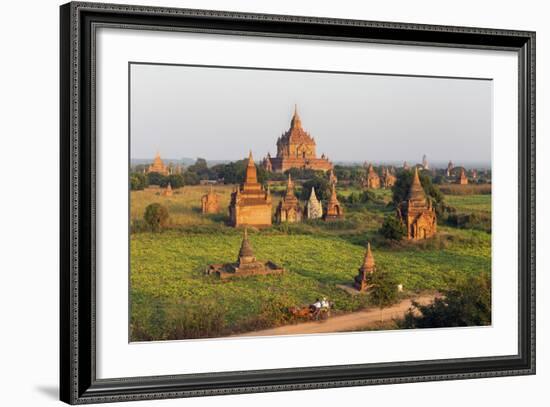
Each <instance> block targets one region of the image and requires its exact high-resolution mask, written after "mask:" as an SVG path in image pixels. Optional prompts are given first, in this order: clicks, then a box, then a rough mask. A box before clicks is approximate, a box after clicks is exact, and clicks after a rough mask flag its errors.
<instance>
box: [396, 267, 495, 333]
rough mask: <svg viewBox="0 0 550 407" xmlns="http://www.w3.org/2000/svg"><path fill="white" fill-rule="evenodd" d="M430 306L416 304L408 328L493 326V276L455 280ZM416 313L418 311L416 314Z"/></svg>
mask: <svg viewBox="0 0 550 407" xmlns="http://www.w3.org/2000/svg"><path fill="white" fill-rule="evenodd" d="M451 285H452V287H450V288H448V289H446V290H444V291H443V297H441V298H436V299H435V300H434V302H433V303H431V304H429V305H420V304H418V303H416V302H413V309H411V310H409V312H408V313H407V314H406V316H405V319H404V320H403V321H402V325H403V327H404V328H440V327H457V326H482V325H490V324H491V278H490V275H489V273H480V274H478V275H474V276H472V275H469V276H467V277H464V278H461V279H453V281H452V284H451ZM415 311H416V312H415Z"/></svg>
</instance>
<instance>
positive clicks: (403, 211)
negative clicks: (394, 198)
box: [397, 168, 437, 240]
mask: <svg viewBox="0 0 550 407" xmlns="http://www.w3.org/2000/svg"><path fill="white" fill-rule="evenodd" d="M397 215H398V217H399V219H400V220H401V222H403V224H404V225H405V228H406V230H407V239H412V240H419V239H426V238H429V237H432V236H433V235H435V233H436V232H437V217H436V214H435V210H434V208H432V203H431V201H430V200H429V199H427V198H426V194H425V192H424V188H422V184H421V183H420V178H419V177H418V168H415V170H414V176H413V182H412V184H411V188H410V190H409V194H408V196H407V199H406V200H405V201H403V202H401V203H400V204H399V205H398V206H397Z"/></svg>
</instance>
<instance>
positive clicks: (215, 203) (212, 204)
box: [201, 185, 220, 214]
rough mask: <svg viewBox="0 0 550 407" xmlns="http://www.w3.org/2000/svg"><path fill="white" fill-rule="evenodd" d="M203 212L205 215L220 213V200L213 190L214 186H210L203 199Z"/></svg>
mask: <svg viewBox="0 0 550 407" xmlns="http://www.w3.org/2000/svg"><path fill="white" fill-rule="evenodd" d="M201 211H202V213H203V214H208V213H218V212H219V211H220V198H219V196H218V194H216V193H215V192H214V190H213V189H212V185H210V190H209V191H208V193H207V194H205V195H203V196H202V198H201Z"/></svg>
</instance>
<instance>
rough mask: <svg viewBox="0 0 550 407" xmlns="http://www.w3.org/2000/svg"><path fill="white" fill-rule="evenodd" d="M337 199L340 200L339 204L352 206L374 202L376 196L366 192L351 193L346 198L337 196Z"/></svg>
mask: <svg viewBox="0 0 550 407" xmlns="http://www.w3.org/2000/svg"><path fill="white" fill-rule="evenodd" d="M338 199H339V200H340V202H344V203H347V204H349V205H352V206H353V205H360V204H365V203H367V202H374V201H376V195H375V194H374V192H372V191H370V190H367V191H363V192H352V193H351V194H349V195H348V196H347V197H344V196H341V195H338Z"/></svg>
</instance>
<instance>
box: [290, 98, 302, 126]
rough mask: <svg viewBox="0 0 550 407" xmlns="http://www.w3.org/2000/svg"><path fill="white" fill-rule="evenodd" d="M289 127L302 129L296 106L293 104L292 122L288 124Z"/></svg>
mask: <svg viewBox="0 0 550 407" xmlns="http://www.w3.org/2000/svg"><path fill="white" fill-rule="evenodd" d="M290 124H291V127H296V128H298V127H302V120H301V119H300V115H299V114H298V105H297V104H294V115H293V116H292V122H291V123H290Z"/></svg>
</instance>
